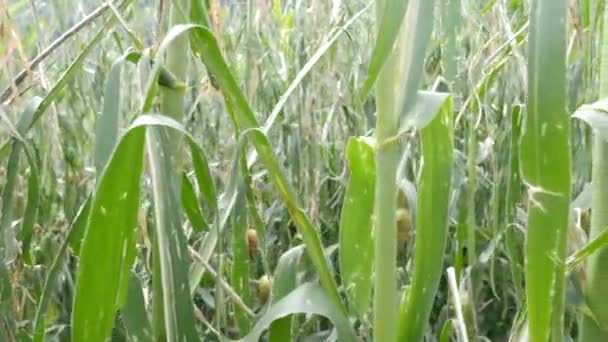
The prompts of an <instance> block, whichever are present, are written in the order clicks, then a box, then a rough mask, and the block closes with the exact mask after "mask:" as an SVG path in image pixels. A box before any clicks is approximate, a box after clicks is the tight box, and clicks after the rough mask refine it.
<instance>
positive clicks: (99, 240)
mask: <svg viewBox="0 0 608 342" xmlns="http://www.w3.org/2000/svg"><path fill="white" fill-rule="evenodd" d="M146 126H162V127H164V128H170V129H172V130H174V131H177V132H179V133H181V134H182V135H184V136H185V137H186V138H187V140H188V143H189V144H190V146H191V147H193V148H194V147H196V148H199V147H198V146H197V145H196V143H195V142H194V139H193V138H192V136H190V135H189V134H188V133H187V132H186V131H185V130H184V128H183V127H182V126H181V125H180V124H179V123H178V122H176V121H175V120H172V119H170V118H167V117H164V116H160V115H141V116H139V117H137V119H136V120H135V121H134V122H133V124H131V126H130V128H129V129H128V130H127V131H126V132H125V133H124V135H123V136H122V137H121V139H120V141H119V143H118V146H117V147H116V149H115V150H114V153H113V155H112V157H111V159H110V161H109V164H108V165H107V167H106V169H105V170H104V172H103V174H102V176H101V178H100V181H99V184H98V186H97V190H96V192H95V195H94V198H93V203H92V207H91V214H90V219H89V224H88V227H87V231H86V234H85V238H84V241H83V245H82V248H81V252H80V268H79V272H78V276H77V277H78V278H77V285H76V286H77V289H76V296H75V300H74V311H73V313H72V325H73V328H72V336H73V338H74V339H75V340H86V341H104V339H105V338H107V337H108V336H109V334H110V332H111V328H112V324H113V321H114V314H115V312H116V309H117V308H119V307H120V306H121V305H122V304H123V301H124V297H125V295H126V290H127V284H128V283H127V280H128V274H129V269H130V266H131V263H132V261H133V259H134V257H135V255H134V253H133V252H134V242H135V241H134V233H135V227H136V222H137V213H138V206H139V181H140V179H139V178H140V176H141V171H142V164H143V163H142V158H143V148H144V137H145V133H146V130H145V127H146ZM151 134H152V135H153V137H152V138H151V140H152V141H151V143H149V144H148V148H149V151H150V160H151V164H152V167H151V171H152V179H153V187H154V189H153V190H154V191H153V193H154V204H155V206H156V209H157V210H156V222H157V227H156V228H157V232H156V236H157V238H158V242H159V247H160V248H159V250H160V259H161V267H160V271H161V273H162V277H161V278H162V282H163V300H164V304H165V310H166V316H165V324H166V325H167V327H166V328H167V333H168V335H167V336H168V338H169V339H170V340H172V341H183V340H184V339H185V340H188V341H192V340H195V339H196V335H195V333H194V318H193V310H192V303H191V301H190V294H189V292H188V287H187V286H184V284H187V275H186V260H185V259H184V258H185V256H186V255H187V253H186V252H187V251H186V249H185V237H184V236H183V232H182V231H181V225H180V224H179V201H178V200H177V199H178V198H179V197H178V195H177V194H176V193H175V187H174V185H172V184H171V183H170V182H160V181H159V179H163V180H170V179H175V178H171V177H170V174H171V164H170V163H169V162H168V161H167V160H166V159H165V157H164V156H163V154H164V155H165V156H167V154H166V153H164V152H163V151H162V150H159V149H162V148H166V146H167V144H164V143H163V141H162V140H161V139H163V138H162V136H158V132H156V133H151ZM157 142H158V144H157ZM117 201H119V204H117V203H116V202H117ZM120 202H122V203H120ZM163 206H169V207H168V208H167V209H165V208H163ZM159 208H160V209H159ZM167 213H169V215H164V214H167ZM91 322H95V325H94V326H92V323H91Z"/></svg>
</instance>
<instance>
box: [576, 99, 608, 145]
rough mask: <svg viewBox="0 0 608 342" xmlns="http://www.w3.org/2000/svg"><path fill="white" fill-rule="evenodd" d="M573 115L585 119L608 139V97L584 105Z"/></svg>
mask: <svg viewBox="0 0 608 342" xmlns="http://www.w3.org/2000/svg"><path fill="white" fill-rule="evenodd" d="M572 117H575V118H577V119H579V120H583V121H585V122H586V123H587V124H588V125H589V126H591V128H593V130H594V131H596V132H597V134H600V136H602V137H604V138H605V139H608V99H603V100H599V101H597V102H594V103H592V104H590V105H583V106H581V107H580V108H579V109H577V110H576V112H574V114H572Z"/></svg>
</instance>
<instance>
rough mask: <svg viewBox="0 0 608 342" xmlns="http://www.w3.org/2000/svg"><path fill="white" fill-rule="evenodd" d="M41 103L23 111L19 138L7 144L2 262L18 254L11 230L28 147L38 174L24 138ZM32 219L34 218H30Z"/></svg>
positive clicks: (33, 164) (1, 218)
mask: <svg viewBox="0 0 608 342" xmlns="http://www.w3.org/2000/svg"><path fill="white" fill-rule="evenodd" d="M41 103H42V100H41V99H40V98H38V97H35V98H34V99H32V100H31V101H30V102H29V103H28V105H27V106H26V108H25V110H24V111H23V114H22V115H21V118H20V119H19V122H18V123H17V132H16V134H18V136H16V137H14V138H13V139H11V140H9V142H8V143H7V144H9V146H10V153H9V157H8V161H7V164H6V179H5V181H4V186H3V188H2V211H1V212H0V214H1V215H0V262H1V261H2V260H5V258H7V257H8V258H13V257H14V256H15V253H16V249H15V248H14V247H15V246H14V242H13V232H12V230H11V229H10V226H11V222H12V220H13V205H14V195H15V182H16V180H17V175H18V173H19V157H20V154H21V150H22V148H23V147H24V146H26V154H27V156H28V160H29V161H30V166H31V167H32V171H33V172H36V171H35V170H36V168H37V165H36V162H35V161H34V159H33V156H32V155H31V153H27V152H28V150H27V145H24V144H25V141H24V140H23V136H25V135H26V133H27V129H28V126H29V125H30V124H31V122H32V121H33V120H34V116H35V113H36V110H37V109H38V108H40V104H41ZM36 177H37V176H36ZM32 185H33V184H32ZM34 190H35V189H32V191H34ZM32 195H34V194H32ZM32 199H33V197H32ZM31 210H35V208H34V209H32V208H30V211H31ZM30 214H32V213H30ZM30 219H32V218H31V217H30ZM26 223H27V222H26ZM26 229H27V227H26Z"/></svg>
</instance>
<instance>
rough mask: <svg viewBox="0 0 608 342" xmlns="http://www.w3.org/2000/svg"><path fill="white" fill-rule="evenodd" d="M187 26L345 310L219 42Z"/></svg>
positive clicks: (326, 283) (314, 235)
mask: <svg viewBox="0 0 608 342" xmlns="http://www.w3.org/2000/svg"><path fill="white" fill-rule="evenodd" d="M184 28H187V29H190V30H191V31H190V33H191V35H190V39H191V44H190V46H191V47H192V49H193V51H194V53H195V55H197V56H198V57H199V58H201V61H202V62H203V63H204V64H205V66H206V67H207V71H208V72H209V73H210V74H211V75H212V77H214V78H215V79H216V81H217V83H218V85H219V88H220V89H221V91H222V93H223V94H224V96H225V98H226V100H227V101H228V103H230V104H231V105H232V106H233V107H234V109H235V118H236V121H237V124H238V127H239V128H240V129H241V130H243V131H244V133H243V134H246V135H247V136H248V138H249V139H250V142H251V143H252V144H253V145H254V147H255V148H256V150H257V152H258V154H259V155H260V158H261V160H262V162H263V163H264V165H265V166H266V169H267V170H268V173H269V175H270V178H271V179H272V180H273V182H274V183H275V186H276V188H277V190H278V192H279V194H280V195H281V197H282V199H283V201H284V202H285V204H286V206H287V208H288V210H289V213H290V214H291V217H292V219H293V220H294V222H295V223H296V226H297V227H298V229H299V231H300V233H301V234H302V237H303V240H304V243H305V244H306V247H307V252H308V253H309V255H310V257H311V260H312V262H313V265H314V266H315V268H316V269H317V272H318V273H319V277H320V280H321V284H322V285H323V287H324V288H325V290H326V291H327V292H328V294H329V296H330V298H332V300H333V301H334V302H335V304H336V305H338V306H339V307H341V308H342V310H343V312H346V308H345V307H344V304H343V303H342V300H341V298H340V295H339V293H338V288H337V285H336V282H335V280H334V279H333V275H332V272H331V271H330V269H329V265H328V263H327V261H326V260H325V257H324V256H323V249H322V245H321V239H320V238H319V235H318V233H317V231H316V230H315V228H314V227H313V225H312V224H311V222H310V221H309V220H308V218H307V217H306V215H305V213H304V211H303V210H302V209H301V208H300V206H299V205H298V203H297V201H296V196H295V191H294V190H293V188H292V186H291V184H290V183H289V182H288V179H287V177H286V176H285V173H284V171H283V169H282V168H281V166H280V164H279V163H278V161H277V159H276V157H275V156H274V152H273V150H272V148H271V146H270V143H269V142H268V139H267V138H266V136H265V135H264V133H263V132H261V131H259V130H258V127H259V124H258V122H257V120H256V118H255V115H254V113H253V110H252V109H251V107H250V106H249V103H248V102H247V99H246V98H245V96H244V95H243V93H242V92H241V90H240V89H239V86H238V83H237V82H236V79H235V78H234V76H233V75H232V73H231V72H230V69H229V67H228V65H227V64H226V61H225V60H224V58H223V57H222V54H221V52H220V49H219V47H218V45H217V41H216V40H215V37H214V36H213V34H212V33H211V32H210V31H209V30H207V29H206V28H204V27H203V26H200V25H185V26H184Z"/></svg>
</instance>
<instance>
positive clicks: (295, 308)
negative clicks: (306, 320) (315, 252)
mask: <svg viewBox="0 0 608 342" xmlns="http://www.w3.org/2000/svg"><path fill="white" fill-rule="evenodd" d="M295 313H306V314H315V315H321V316H325V317H327V318H329V319H330V320H331V321H332V322H333V324H334V326H335V327H336V329H337V331H338V340H339V341H344V342H350V341H357V337H356V336H355V333H354V332H353V330H352V328H351V325H350V322H349V321H348V318H346V317H345V316H344V314H343V313H342V311H341V309H340V307H339V306H336V305H335V304H334V303H333V300H332V299H331V298H330V297H329V296H328V295H327V294H326V293H325V291H324V290H323V288H321V287H320V286H319V285H318V284H316V283H307V284H304V285H302V286H300V287H298V288H297V289H295V290H294V291H292V292H291V293H289V294H288V295H287V296H285V297H283V298H282V299H281V300H279V301H278V302H276V303H274V304H272V305H271V306H270V307H269V308H268V310H267V311H266V312H265V313H264V315H263V316H262V317H261V318H260V320H259V321H258V322H257V323H256V325H255V326H254V327H253V329H251V332H250V333H249V334H248V335H247V336H245V337H244V338H242V339H240V340H239V341H242V342H257V341H259V339H260V336H261V335H262V333H263V332H264V331H265V330H266V329H267V328H268V327H269V326H270V324H271V323H272V322H274V321H276V320H278V319H280V318H283V317H286V316H289V315H292V314H295Z"/></svg>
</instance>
